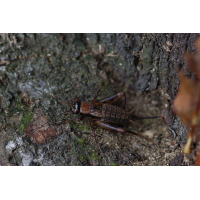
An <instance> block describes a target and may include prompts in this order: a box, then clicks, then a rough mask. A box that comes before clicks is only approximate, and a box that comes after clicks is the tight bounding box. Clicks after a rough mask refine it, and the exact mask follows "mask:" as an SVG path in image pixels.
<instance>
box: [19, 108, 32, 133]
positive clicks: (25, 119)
mask: <svg viewBox="0 0 200 200" xmlns="http://www.w3.org/2000/svg"><path fill="white" fill-rule="evenodd" d="M32 118H33V113H32V112H31V111H30V112H29V113H27V114H25V115H24V116H23V118H22V123H23V124H21V130H22V132H24V131H25V129H26V126H27V124H28V123H29V122H30V121H31V119H32Z"/></svg>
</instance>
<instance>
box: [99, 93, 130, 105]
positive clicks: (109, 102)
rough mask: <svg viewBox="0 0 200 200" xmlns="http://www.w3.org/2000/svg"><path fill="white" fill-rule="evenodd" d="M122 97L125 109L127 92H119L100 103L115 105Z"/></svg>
mask: <svg viewBox="0 0 200 200" xmlns="http://www.w3.org/2000/svg"><path fill="white" fill-rule="evenodd" d="M122 96H124V109H125V108H126V93H125V92H118V93H117V94H114V95H112V96H109V97H107V98H105V99H102V100H101V101H100V103H108V104H113V103H114V102H116V101H118V100H119V99H120V98H121V97H122Z"/></svg>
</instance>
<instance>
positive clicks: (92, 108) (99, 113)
mask: <svg viewBox="0 0 200 200" xmlns="http://www.w3.org/2000/svg"><path fill="white" fill-rule="evenodd" d="M100 90H101V88H100V89H99V90H98V92H97V93H96V95H95V96H94V99H93V101H92V102H85V101H84V102H81V101H80V99H79V98H77V97H76V96H75V97H72V98H71V99H69V100H68V101H67V102H62V103H68V102H69V101H71V100H72V99H75V100H76V102H75V103H74V104H73V105H72V107H71V109H70V111H69V112H72V113H73V114H80V115H81V116H80V118H78V119H69V120H67V121H81V120H83V119H84V118H85V117H86V116H87V117H89V122H90V126H91V129H92V132H93V134H94V137H95V141H96V144H97V149H98V143H97V139H96V134H95V130H94V127H93V122H94V123H95V124H97V125H98V126H100V127H102V128H105V129H108V130H113V131H117V132H121V133H125V132H131V131H127V130H126V129H124V128H121V127H119V126H118V125H124V124H127V123H128V122H133V120H138V119H148V118H158V117H160V116H156V117H145V118H136V119H132V118H131V113H132V112H133V110H134V109H133V110H132V111H130V112H127V111H126V110H125V105H126V93H125V92H118V93H117V94H114V95H112V96H109V97H107V98H105V99H103V100H101V101H99V102H96V98H97V96H98V94H99V92H100ZM122 96H124V108H120V107H118V106H116V105H112V104H113V103H114V102H116V101H118V100H119V99H120V98H121V97H122ZM132 133H134V132H132ZM134 134H136V135H137V133H134Z"/></svg>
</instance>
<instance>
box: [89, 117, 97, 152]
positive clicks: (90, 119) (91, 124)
mask: <svg viewBox="0 0 200 200" xmlns="http://www.w3.org/2000/svg"><path fill="white" fill-rule="evenodd" d="M89 122H90V126H91V129H92V132H93V135H94V139H95V142H96V145H97V151H98V142H97V138H96V133H95V130H94V127H93V122H92V117H90V118H89Z"/></svg>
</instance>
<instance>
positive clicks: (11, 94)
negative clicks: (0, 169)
mask: <svg viewBox="0 0 200 200" xmlns="http://www.w3.org/2000/svg"><path fill="white" fill-rule="evenodd" d="M198 36H199V34H1V35H0V108H1V110H0V165H194V164H195V153H193V154H191V155H189V156H185V155H184V154H183V152H182V144H185V142H186V139H187V133H186V129H185V127H184V126H183V125H182V123H181V122H180V119H179V118H178V117H176V116H175V115H174V114H173V112H172V110H171V105H172V102H173V100H174V98H175V96H176V94H177V90H178V86H179V78H178V74H177V71H178V68H181V69H183V71H184V72H185V73H186V74H188V75H190V73H189V71H188V70H187V68H186V67H185V65H184V59H183V53H184V52H185V51H188V52H193V51H194V42H195V40H196V39H197V37H198ZM100 84H102V86H103V87H102V91H101V93H100V94H99V97H98V99H99V100H100V99H102V98H104V97H106V96H110V95H113V94H115V93H117V92H119V91H124V92H126V94H127V109H129V110H132V109H133V108H134V107H135V111H134V116H137V117H149V116H156V115H164V116H165V121H166V124H164V123H163V121H162V119H148V120H143V121H142V120H138V121H136V123H137V124H138V125H139V126H138V125H136V124H128V125H126V128H127V129H129V130H132V131H133V130H134V131H135V132H137V133H140V134H141V135H142V136H144V137H146V138H148V139H150V141H147V140H145V139H141V138H140V137H137V136H135V135H133V134H131V133H129V132H128V133H123V134H122V133H116V132H112V131H107V130H104V129H101V128H99V127H96V133H97V135H98V143H99V149H100V150H99V152H98V153H97V150H96V144H95V140H94V137H93V136H92V131H91V129H90V126H89V123H88V122H87V120H84V121H81V122H70V123H69V122H66V119H69V118H74V116H70V115H64V111H65V110H68V109H69V107H70V105H65V106H64V105H62V104H61V103H60V102H61V101H66V100H68V99H70V98H71V97H73V96H77V97H78V98H80V99H81V100H83V101H92V99H93V97H94V95H95V93H96V92H97V90H98V89H99V87H100ZM118 105H119V106H121V102H119V104H118ZM40 112H43V113H44V114H43V115H44V116H45V120H46V124H48V125H47V126H48V127H46V129H45V127H43V129H42V130H41V129H38V130H37V134H38V135H39V134H40V133H41V132H42V131H43V132H45V134H46V133H47V132H48V130H50V129H51V130H53V132H51V134H52V140H51V142H46V143H44V144H42V145H41V144H40V145H35V144H34V142H33V141H31V138H30V137H27V136H26V135H25V130H26V129H29V128H27V127H30V126H29V124H30V123H32V124H38V123H35V122H32V120H33V119H41V118H39V116H38V117H37V113H40ZM43 115H41V116H43ZM41 116H40V117H41ZM46 117H48V119H46ZM76 117H77V118H78V116H76ZM45 120H44V119H41V120H39V121H41V122H42V121H45ZM37 126H38V125H37ZM49 127H50V128H49ZM58 130H59V131H58ZM54 132H55V134H54ZM38 137H39V136H38ZM36 139H37V138H36ZM50 139H51V138H50ZM50 139H49V140H50ZM41 141H43V140H41Z"/></svg>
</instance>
